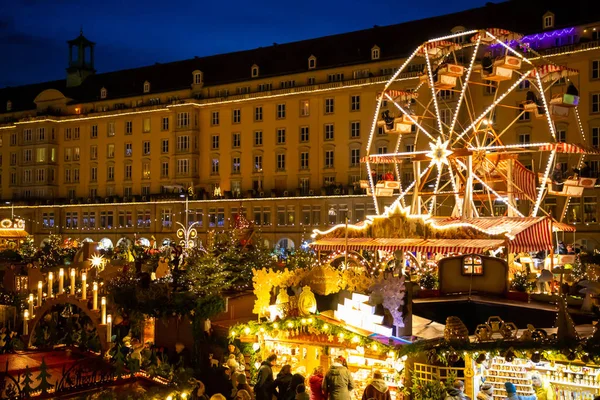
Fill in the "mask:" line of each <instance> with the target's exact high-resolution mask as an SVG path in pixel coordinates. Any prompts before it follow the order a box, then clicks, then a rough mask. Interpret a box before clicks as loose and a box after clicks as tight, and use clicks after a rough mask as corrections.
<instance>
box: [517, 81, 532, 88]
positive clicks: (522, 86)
mask: <svg viewBox="0 0 600 400" xmlns="http://www.w3.org/2000/svg"><path fill="white" fill-rule="evenodd" d="M530 86H531V84H530V83H529V80H528V79H525V80H524V81H521V82H520V83H519V87H518V90H528V89H529V87H530Z"/></svg>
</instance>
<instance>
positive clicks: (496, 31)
mask: <svg viewBox="0 0 600 400" xmlns="http://www.w3.org/2000/svg"><path fill="white" fill-rule="evenodd" d="M486 32H489V33H491V34H492V35H494V36H495V37H496V38H497V39H498V40H501V41H503V42H506V41H510V40H518V39H521V38H522V37H523V35H521V34H520V33H515V32H511V31H508V30H506V29H501V28H488V29H486V30H484V31H480V32H479V33H477V34H475V35H474V36H473V37H472V38H471V42H472V43H475V42H477V40H478V39H479V38H480V37H481V40H482V41H484V42H489V41H492V40H494V39H492V38H491V37H490V36H488V35H487V34H486Z"/></svg>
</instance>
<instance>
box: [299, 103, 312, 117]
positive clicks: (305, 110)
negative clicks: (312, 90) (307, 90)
mask: <svg viewBox="0 0 600 400" xmlns="http://www.w3.org/2000/svg"><path fill="white" fill-rule="evenodd" d="M309 115H310V103H309V101H308V100H300V116H301V117H308V116H309Z"/></svg>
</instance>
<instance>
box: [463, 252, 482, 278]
mask: <svg viewBox="0 0 600 400" xmlns="http://www.w3.org/2000/svg"><path fill="white" fill-rule="evenodd" d="M462 273H463V275H483V263H482V262H481V257H479V256H466V257H465V258H463V268H462Z"/></svg>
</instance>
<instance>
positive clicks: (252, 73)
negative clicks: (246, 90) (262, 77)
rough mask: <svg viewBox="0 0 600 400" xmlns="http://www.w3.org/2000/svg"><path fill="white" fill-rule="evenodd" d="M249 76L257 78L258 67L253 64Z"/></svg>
mask: <svg viewBox="0 0 600 400" xmlns="http://www.w3.org/2000/svg"><path fill="white" fill-rule="evenodd" d="M250 76H251V77H253V78H257V77H258V65H256V64H254V65H253V66H252V69H251V70H250Z"/></svg>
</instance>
